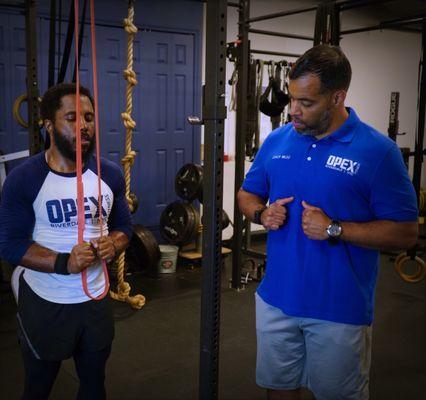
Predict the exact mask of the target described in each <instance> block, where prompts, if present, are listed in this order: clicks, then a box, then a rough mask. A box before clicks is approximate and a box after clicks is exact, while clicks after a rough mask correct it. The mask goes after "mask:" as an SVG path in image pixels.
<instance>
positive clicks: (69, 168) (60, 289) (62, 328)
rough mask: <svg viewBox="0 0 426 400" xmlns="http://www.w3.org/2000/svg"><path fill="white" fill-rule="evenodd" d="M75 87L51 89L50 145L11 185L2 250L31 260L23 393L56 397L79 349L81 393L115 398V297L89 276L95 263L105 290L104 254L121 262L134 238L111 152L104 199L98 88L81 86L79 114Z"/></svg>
mask: <svg viewBox="0 0 426 400" xmlns="http://www.w3.org/2000/svg"><path fill="white" fill-rule="evenodd" d="M75 92H76V86H75V85H74V84H59V85H56V86H54V87H52V88H50V89H49V90H48V91H47V92H46V93H45V95H44V96H43V100H42V103H41V116H42V119H43V121H44V126H45V128H46V131H47V134H48V135H49V137H50V142H51V146H50V148H49V149H48V150H46V151H45V152H42V153H39V154H37V155H35V156H33V157H31V158H29V159H28V160H26V161H25V162H24V163H23V164H21V165H20V166H19V167H16V168H15V169H14V170H13V171H12V172H11V173H10V174H9V176H8V177H7V179H6V182H5V184H4V187H3V191H2V199H1V205H0V256H1V257H2V258H4V259H6V260H7V261H9V262H10V263H12V264H15V265H19V266H22V267H23V268H22V270H23V273H22V274H21V276H20V279H19V283H20V284H19V296H18V299H19V301H18V322H19V324H18V326H19V340H20V344H21V348H22V354H23V360H24V367H25V388H24V393H23V397H22V398H23V399H38V400H39V399H46V398H48V396H49V393H50V390H51V388H52V386H53V383H54V381H55V379H56V376H57V374H58V371H59V367H60V364H61V361H62V360H64V359H67V358H70V357H73V358H74V361H75V365H76V370H77V374H78V376H79V378H80V388H79V392H78V398H79V399H103V398H105V397H106V394H105V388H104V380H105V365H106V362H107V359H108V357H109V354H110V351H111V343H112V340H113V336H114V321H113V315H112V309H111V304H110V299H109V296H108V295H107V296H106V297H104V298H103V299H102V300H100V301H94V300H91V299H90V298H89V297H88V296H87V295H86V294H85V292H84V290H83V286H82V277H81V275H82V271H83V270H86V273H87V285H88V292H89V293H90V294H91V295H92V296H93V297H96V296H99V295H100V294H101V293H102V292H104V290H105V285H106V284H107V283H106V280H105V277H104V274H103V270H102V260H105V261H110V260H112V259H113V258H114V257H115V255H116V254H117V253H118V252H120V251H122V250H123V249H124V248H125V247H126V246H127V245H128V243H129V238H130V236H131V233H132V227H131V217H130V213H129V209H128V205H127V201H126V198H125V186H124V179H123V176H122V173H121V170H120V168H119V167H118V166H117V165H116V164H114V163H112V162H110V161H108V160H105V159H102V160H101V174H102V181H101V192H102V201H101V203H102V204H101V205H99V204H98V203H99V202H98V182H97V180H98V177H97V168H96V159H95V158H94V157H93V156H92V151H93V148H94V144H95V126H94V104H93V99H92V97H91V95H90V92H89V90H87V89H86V88H84V87H81V88H80V104H81V106H80V116H77V115H76V95H75ZM77 117H78V118H80V119H81V143H82V157H83V163H84V166H83V176H82V179H83V186H84V213H85V214H84V217H85V230H84V243H82V244H77V242H78V222H77V200H76V199H77V178H76V137H75V131H76V119H77ZM99 212H101V213H102V216H103V218H102V221H103V222H102V226H101V225H100V222H99ZM101 231H102V237H101Z"/></svg>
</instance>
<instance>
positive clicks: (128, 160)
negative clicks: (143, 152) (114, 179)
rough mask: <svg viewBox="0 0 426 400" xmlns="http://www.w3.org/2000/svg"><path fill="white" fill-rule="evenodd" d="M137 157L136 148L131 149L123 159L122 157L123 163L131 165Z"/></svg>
mask: <svg viewBox="0 0 426 400" xmlns="http://www.w3.org/2000/svg"><path fill="white" fill-rule="evenodd" d="M135 157H136V151H134V150H130V151H129V152H128V153H127V154H126V155H125V156H124V157H123V158H122V159H121V164H122V165H124V164H130V166H132V165H133V163H134V162H135Z"/></svg>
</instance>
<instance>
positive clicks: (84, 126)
mask: <svg viewBox="0 0 426 400" xmlns="http://www.w3.org/2000/svg"><path fill="white" fill-rule="evenodd" d="M87 125H88V124H87V121H86V118H84V116H81V118H80V129H82V130H83V129H84V130H87Z"/></svg>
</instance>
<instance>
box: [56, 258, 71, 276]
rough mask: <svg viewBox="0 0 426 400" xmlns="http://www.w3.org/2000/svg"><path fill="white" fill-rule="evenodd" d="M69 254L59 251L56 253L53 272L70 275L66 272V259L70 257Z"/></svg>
mask: <svg viewBox="0 0 426 400" xmlns="http://www.w3.org/2000/svg"><path fill="white" fill-rule="evenodd" d="M70 255H71V254H70V253H59V254H58V255H57V257H56V260H55V265H54V266H53V271H54V272H55V274H59V275H70V273H69V272H68V259H69V258H70Z"/></svg>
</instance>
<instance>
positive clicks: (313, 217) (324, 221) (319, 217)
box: [302, 201, 331, 240]
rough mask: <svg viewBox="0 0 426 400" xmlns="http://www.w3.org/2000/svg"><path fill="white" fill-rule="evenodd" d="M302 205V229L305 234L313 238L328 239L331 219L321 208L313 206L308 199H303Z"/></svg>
mask: <svg viewBox="0 0 426 400" xmlns="http://www.w3.org/2000/svg"><path fill="white" fill-rule="evenodd" d="M302 206H303V208H304V210H303V214H302V229H303V232H304V233H305V235H306V236H307V237H308V238H309V239H312V240H326V239H328V234H327V232H326V229H327V227H328V226H329V225H330V224H331V219H330V218H329V217H328V216H327V215H326V214H325V213H324V211H323V210H321V208H318V207H314V206H311V205H310V204H308V203H307V202H306V201H302Z"/></svg>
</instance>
